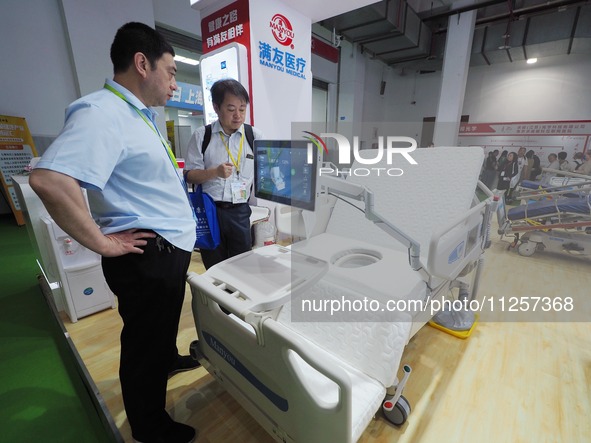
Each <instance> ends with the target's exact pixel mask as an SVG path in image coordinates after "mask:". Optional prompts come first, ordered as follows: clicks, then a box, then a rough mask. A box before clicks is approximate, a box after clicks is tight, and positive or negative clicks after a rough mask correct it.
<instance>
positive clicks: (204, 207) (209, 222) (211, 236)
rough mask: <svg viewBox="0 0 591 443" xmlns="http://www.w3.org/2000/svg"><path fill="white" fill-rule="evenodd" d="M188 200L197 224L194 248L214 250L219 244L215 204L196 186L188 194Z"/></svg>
mask: <svg viewBox="0 0 591 443" xmlns="http://www.w3.org/2000/svg"><path fill="white" fill-rule="evenodd" d="M189 198H190V199H191V204H192V205H193V209H195V217H196V223H197V231H196V232H197V241H196V242H195V248H199V249H215V248H217V247H218V245H219V244H220V227H219V224H218V216H217V210H216V206H215V202H214V201H213V199H212V198H211V197H210V196H209V194H206V193H205V192H203V190H202V189H201V185H198V186H197V187H196V188H195V190H194V191H193V192H189Z"/></svg>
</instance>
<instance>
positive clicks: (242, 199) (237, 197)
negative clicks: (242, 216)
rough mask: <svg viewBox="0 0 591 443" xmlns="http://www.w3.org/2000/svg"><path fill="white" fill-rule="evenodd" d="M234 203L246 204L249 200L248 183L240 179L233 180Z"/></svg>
mask: <svg viewBox="0 0 591 443" xmlns="http://www.w3.org/2000/svg"><path fill="white" fill-rule="evenodd" d="M230 185H231V186H232V203H234V204H236V203H246V200H247V198H248V192H247V191H248V183H247V182H246V181H244V180H241V179H240V178H236V177H235V178H233V179H232V183H230Z"/></svg>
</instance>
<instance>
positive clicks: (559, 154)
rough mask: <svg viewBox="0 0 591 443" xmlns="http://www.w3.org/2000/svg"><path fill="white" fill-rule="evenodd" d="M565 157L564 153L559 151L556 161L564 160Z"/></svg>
mask: <svg viewBox="0 0 591 443" xmlns="http://www.w3.org/2000/svg"><path fill="white" fill-rule="evenodd" d="M566 156H567V154H566V152H564V151H560V152H559V153H558V160H566Z"/></svg>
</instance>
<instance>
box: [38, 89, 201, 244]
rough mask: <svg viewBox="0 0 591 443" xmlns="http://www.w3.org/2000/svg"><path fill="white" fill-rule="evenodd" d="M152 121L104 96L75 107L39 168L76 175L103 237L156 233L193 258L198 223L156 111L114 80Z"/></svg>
mask: <svg viewBox="0 0 591 443" xmlns="http://www.w3.org/2000/svg"><path fill="white" fill-rule="evenodd" d="M107 84H109V85H111V86H112V87H113V88H115V89H116V90H118V91H119V92H120V93H122V94H123V95H124V96H125V98H126V99H127V100H128V101H129V102H130V103H132V104H133V105H135V106H136V107H137V108H138V109H139V110H140V111H141V112H143V113H144V115H145V116H146V117H147V119H148V121H149V122H150V124H148V122H146V121H145V120H144V119H143V118H142V117H141V116H140V115H139V114H138V113H137V111H136V110H135V109H134V108H133V107H132V106H131V105H130V104H129V103H127V102H126V101H124V100H123V99H121V98H120V97H118V96H117V95H115V94H114V93H113V92H111V91H109V90H107V89H102V90H99V91H96V92H93V93H91V94H89V95H87V96H85V97H82V98H80V99H78V100H76V101H75V102H73V103H72V104H71V105H70V106H69V107H68V109H67V110H66V123H65V125H64V128H63V129H62V132H61V133H60V134H59V136H58V137H57V138H56V140H55V141H54V142H53V143H52V144H51V146H50V147H49V148H48V149H47V151H46V152H45V153H44V154H43V156H42V158H41V160H40V161H39V163H38V164H37V166H36V168H43V169H50V170H52V171H57V172H61V173H63V174H66V175H69V176H71V177H73V178H75V179H76V180H78V181H79V182H80V185H81V186H82V187H84V188H86V189H87V191H88V201H89V204H90V209H91V213H92V215H93V217H94V219H95V221H96V223H97V224H98V225H99V227H100V228H101V231H102V232H103V233H104V234H110V233H114V232H119V231H123V230H126V229H131V228H137V229H151V230H153V231H155V232H157V233H158V234H159V235H161V236H162V237H164V238H165V239H166V240H167V241H169V242H170V243H171V244H173V245H174V246H176V247H178V248H180V249H183V250H186V251H192V250H193V247H194V245H195V221H194V217H193V211H192V208H191V206H190V204H189V200H188V198H187V194H186V191H185V187H184V183H183V179H182V176H181V174H179V173H178V171H177V169H176V167H175V165H174V164H173V163H172V161H171V159H170V158H169V156H168V153H167V150H166V148H165V146H164V145H163V143H162V140H161V136H160V135H159V133H157V132H156V131H157V127H156V126H155V125H154V124H153V123H152V121H153V118H154V116H155V115H156V113H155V111H153V110H152V109H150V108H147V107H146V106H145V105H144V104H143V103H142V102H141V101H140V100H139V99H138V98H137V97H135V96H134V95H133V94H132V93H131V92H130V91H128V90H127V89H126V88H124V87H123V86H121V85H119V84H117V83H116V82H114V81H111V80H107Z"/></svg>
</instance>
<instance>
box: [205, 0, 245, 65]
mask: <svg viewBox="0 0 591 443" xmlns="http://www.w3.org/2000/svg"><path fill="white" fill-rule="evenodd" d="M248 26H249V17H248V1H237V2H234V3H232V4H230V5H229V6H226V7H225V8H222V9H220V10H219V11H216V12H214V13H213V14H211V15H208V16H207V17H205V18H204V19H203V20H201V34H202V38H203V53H204V54H207V53H208V52H210V51H213V50H214V49H218V48H221V47H222V46H224V45H227V44H228V43H232V42H237V43H241V44H243V45H245V46H247V47H248V42H249V39H250V35H249V32H248Z"/></svg>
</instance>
